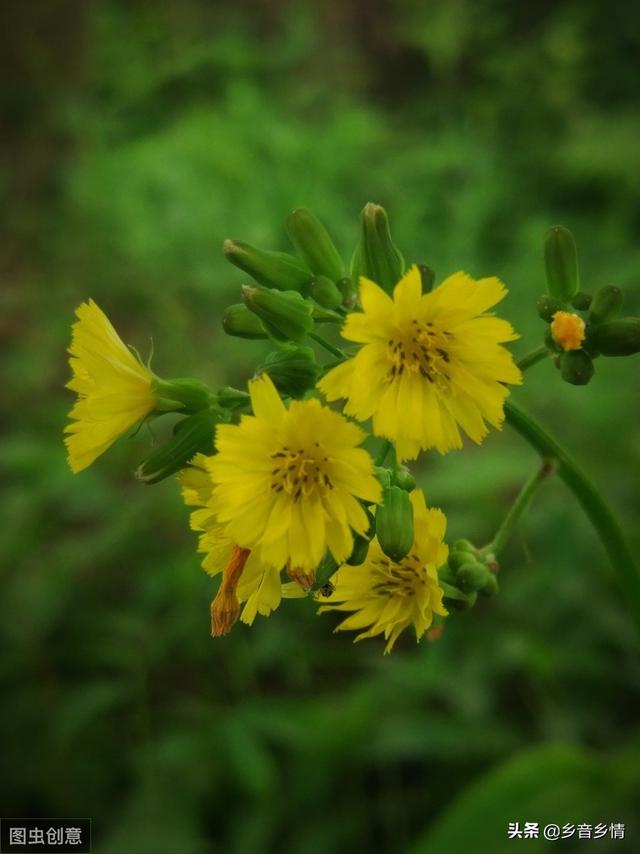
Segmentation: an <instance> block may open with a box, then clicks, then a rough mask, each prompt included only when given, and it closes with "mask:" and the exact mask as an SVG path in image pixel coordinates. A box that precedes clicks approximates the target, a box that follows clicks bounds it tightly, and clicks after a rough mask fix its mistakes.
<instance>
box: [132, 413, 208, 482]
mask: <svg viewBox="0 0 640 854" xmlns="http://www.w3.org/2000/svg"><path fill="white" fill-rule="evenodd" d="M220 420H221V413H220V412H219V411H217V410H214V409H206V410H202V411H201V412H197V413H196V414H195V415H190V416H189V417H188V418H184V419H183V420H182V421H179V422H178V424H176V427H175V428H174V435H173V437H172V438H171V439H170V440H169V441H168V442H166V443H165V444H164V445H162V446H161V447H159V448H158V449H157V450H155V451H153V453H151V454H149V456H148V457H147V458H146V459H144V460H143V461H142V462H141V463H140V465H139V466H138V468H137V469H136V473H135V476H136V478H137V479H138V480H141V481H142V482H143V483H148V484H152V483H159V482H160V481H161V480H164V479H165V478H166V477H170V476H171V475H172V474H175V473H176V472H178V471H180V470H181V469H183V468H185V466H186V465H187V464H188V462H189V460H192V459H193V458H194V457H195V455H196V454H198V453H201V454H212V453H213V434H214V430H215V427H216V424H218V423H219V422H220Z"/></svg>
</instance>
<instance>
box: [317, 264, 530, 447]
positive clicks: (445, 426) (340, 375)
mask: <svg viewBox="0 0 640 854" xmlns="http://www.w3.org/2000/svg"><path fill="white" fill-rule="evenodd" d="M506 293H507V291H506V289H505V288H504V286H503V285H502V283H501V282H500V281H499V280H498V279H496V278H491V279H479V280H478V281H474V280H473V279H472V278H470V277H469V276H467V275H466V273H455V274H454V275H453V276H449V278H448V279H445V281H444V282H443V283H442V284H441V285H440V286H439V287H438V288H436V289H435V290H433V291H431V293H427V294H423V293H422V288H421V279H420V273H419V271H418V269H417V267H412V268H411V269H410V270H409V272H408V273H407V274H406V275H405V276H404V277H403V278H402V279H401V280H400V282H399V283H398V284H397V285H396V287H395V289H394V292H393V298H392V297H390V296H388V295H387V294H386V293H385V292H384V291H383V290H382V288H380V287H378V285H376V284H374V282H371V281H369V280H368V279H365V278H361V279H360V301H361V304H362V309H363V311H362V312H353V313H351V314H349V315H348V317H347V319H346V321H345V324H344V327H343V329H342V336H343V337H344V338H346V339H347V340H348V341H355V342H356V343H358V344H362V345H363V346H362V347H361V349H360V350H359V351H358V353H357V354H356V355H355V357H354V358H352V359H349V360H348V361H346V362H344V363H343V364H341V365H338V367H336V368H334V369H333V370H331V371H329V373H328V374H326V376H324V377H323V378H322V379H321V380H320V382H319V383H318V387H319V388H320V390H321V391H322V392H323V394H324V395H325V396H326V397H327V399H328V400H336V399H337V398H339V397H346V398H347V404H346V406H345V410H344V411H345V413H346V414H347V415H353V416H355V417H356V418H358V419H359V420H360V421H365V420H367V419H368V418H372V419H373V430H374V433H375V434H376V435H377V436H383V437H385V438H387V439H391V440H392V441H395V442H396V444H397V450H398V455H399V457H400V458H401V459H413V458H414V457H416V456H417V455H418V453H419V451H420V449H422V448H436V449H437V450H438V451H440V453H445V452H446V451H448V450H450V449H452V448H460V447H462V440H461V437H460V431H459V429H458V428H459V427H461V428H462V430H464V432H465V433H466V434H467V435H468V436H469V437H470V438H471V439H472V440H473V441H474V442H477V443H480V442H481V441H482V440H483V438H484V437H485V436H486V434H487V432H488V428H487V426H486V423H485V422H489V424H492V425H493V426H494V427H497V428H500V427H501V425H502V421H503V419H504V410H503V404H504V400H505V398H506V397H507V395H508V394H509V392H508V390H507V388H506V387H505V383H520V382H521V381H522V375H521V373H520V371H519V370H518V368H517V367H516V365H515V364H514V362H513V358H512V356H511V354H510V353H509V351H508V350H507V349H506V348H505V347H503V346H502V343H503V342H506V341H513V340H515V339H516V338H517V337H518V335H517V334H516V333H515V332H514V330H513V328H512V327H511V325H510V324H509V323H507V321H505V320H501V319H500V318H497V317H494V316H493V315H491V314H487V313H486V312H487V309H489V308H490V307H491V306H493V305H494V304H495V303H497V302H499V301H500V300H501V299H502V298H503V297H504V296H505V294H506Z"/></svg>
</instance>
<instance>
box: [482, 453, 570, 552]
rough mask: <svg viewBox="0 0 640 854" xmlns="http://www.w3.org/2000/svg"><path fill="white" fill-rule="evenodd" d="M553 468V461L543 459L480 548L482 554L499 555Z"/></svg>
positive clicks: (552, 471)
mask: <svg viewBox="0 0 640 854" xmlns="http://www.w3.org/2000/svg"><path fill="white" fill-rule="evenodd" d="M555 468H556V467H555V461H553V460H544V461H543V463H542V465H541V466H540V468H539V469H538V470H537V471H535V472H534V473H533V474H532V475H531V477H530V478H529V479H528V480H527V481H526V483H525V484H524V486H523V487H522V489H521V490H520V492H519V493H518V497H517V498H516V500H515V501H514V502H513V505H512V506H511V509H510V510H509V512H508V513H507V515H506V516H505V517H504V520H503V522H502V524H501V525H500V527H499V528H498V530H497V531H496V534H495V536H494V538H493V540H491V542H490V543H489V545H487V546H485V547H484V548H483V549H482V553H483V554H486V555H489V554H491V555H494V556H495V557H498V556H499V555H500V553H501V552H502V550H503V549H504V547H505V546H506V545H507V543H508V541H509V538H510V537H511V534H512V533H513V530H514V528H515V526H516V525H517V524H518V522H519V521H520V519H521V518H522V514H523V513H524V511H525V510H526V509H527V507H528V506H529V504H530V503H531V499H532V498H533V496H534V495H535V494H536V492H537V491H538V488H539V487H540V486H541V485H542V484H543V483H544V482H545V480H546V479H547V478H548V477H550V476H551V475H552V474H553V473H554V471H555Z"/></svg>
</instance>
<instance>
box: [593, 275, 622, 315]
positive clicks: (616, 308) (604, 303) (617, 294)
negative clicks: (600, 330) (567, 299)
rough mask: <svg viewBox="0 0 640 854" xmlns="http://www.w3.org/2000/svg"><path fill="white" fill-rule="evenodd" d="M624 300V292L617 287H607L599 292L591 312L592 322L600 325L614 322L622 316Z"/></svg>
mask: <svg viewBox="0 0 640 854" xmlns="http://www.w3.org/2000/svg"><path fill="white" fill-rule="evenodd" d="M622 299H623V297H622V291H621V290H620V288H617V287H616V286H615V285H605V286H604V287H603V288H600V289H599V290H597V291H596V293H595V295H594V297H593V302H592V303H591V310H590V311H589V320H590V322H591V323H593V324H600V323H606V322H607V321H608V320H613V319H614V318H615V317H617V316H618V315H619V314H620V311H621V309H622Z"/></svg>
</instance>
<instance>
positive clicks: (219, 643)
mask: <svg viewBox="0 0 640 854" xmlns="http://www.w3.org/2000/svg"><path fill="white" fill-rule="evenodd" d="M2 16H3V20H2V27H1V28H0V40H1V41H2V50H0V56H1V57H2V59H1V60H0V61H1V63H2V66H3V67H2V75H1V77H0V79H1V81H2V83H1V85H2V94H3V104H4V110H3V112H4V116H5V122H4V125H5V129H4V134H3V139H2V143H1V147H2V153H3V155H4V156H3V166H2V173H1V176H0V192H1V193H2V209H3V212H4V215H5V216H4V220H5V222H4V239H3V241H2V247H1V249H0V254H1V258H2V277H1V284H0V289H1V306H2V310H1V312H0V334H1V335H2V337H3V338H4V339H6V343H7V344H8V347H5V348H4V349H5V351H6V355H4V356H3V381H2V382H3V393H2V395H1V397H0V400H1V403H0V412H1V419H2V438H1V442H0V476H1V480H2V525H1V526H0V554H1V563H2V569H1V578H2V582H1V583H2V589H1V598H0V637H1V639H2V651H3V654H2V658H1V660H0V672H1V686H2V701H1V706H0V731H1V733H2V746H1V754H0V755H1V757H2V768H3V773H2V775H1V782H0V812H1V813H2V815H4V816H11V815H26V816H29V815H30V816H45V817H46V816H92V817H93V822H94V843H95V850H96V851H98V852H100V854H121V852H122V853H123V854H147V852H149V854H151V852H153V854H165V852H166V854H173V852H178V854H205V852H242V854H244V852H247V854H252V852H271V851H274V852H283V851H286V852H296V854H324V852H343V851H345V852H350V851H356V850H362V849H365V848H367V849H369V850H371V851H375V852H397V851H411V852H415V854H441V852H446V854H449V852H451V854H458V852H462V851H466V850H469V851H480V852H485V851H486V852H491V854H493V852H500V851H503V850H504V851H519V850H524V849H525V848H526V849H527V850H529V851H536V850H541V849H542V850H546V848H544V845H545V843H542V842H540V843H539V847H538V843H536V842H535V841H533V840H530V841H528V842H525V841H523V840H515V841H514V842H509V841H508V840H507V824H508V822H509V821H516V820H519V821H521V822H523V821H525V820H530V821H539V822H541V823H542V824H544V823H548V822H556V823H558V824H560V825H562V824H563V823H565V822H570V821H572V822H587V823H591V824H594V825H595V824H596V823H598V822H605V823H610V822H612V821H623V822H626V825H627V839H626V840H623V841H620V840H616V841H611V840H609V839H608V837H607V838H605V839H601V840H599V841H597V842H596V841H591V842H588V841H586V842H585V841H583V842H580V843H578V842H577V841H576V840H575V837H574V841H573V843H572V842H570V841H568V842H566V843H549V844H555V845H561V847H562V849H563V850H583V848H587V850H591V847H592V846H593V849H594V850H597V851H612V852H621V851H630V852H631V851H633V852H635V851H638V850H640V835H639V834H640V828H639V827H638V823H637V815H638V805H639V802H640V795H639V791H640V771H639V768H640V729H639V727H638V709H639V701H640V658H639V656H638V653H639V645H638V638H637V636H636V634H635V632H634V628H633V625H632V623H631V620H630V618H629V615H628V613H627V611H626V609H625V602H624V599H623V597H622V596H621V594H620V591H619V590H618V588H617V585H616V583H615V579H613V578H612V575H611V572H610V569H609V566H608V563H607V560H606V558H605V556H604V554H603V551H602V549H601V547H600V544H599V543H598V542H597V540H596V539H595V536H594V534H593V533H592V531H591V530H590V528H589V527H588V525H587V523H586V521H585V519H584V518H583V516H582V515H581V511H580V510H579V508H578V507H577V506H576V505H575V503H574V502H573V500H572V498H571V497H570V495H569V494H568V492H567V491H566V490H565V488H564V487H563V485H562V484H561V483H559V482H550V483H548V484H546V485H545V487H544V489H543V491H542V492H541V494H540V496H539V498H538V499H537V500H536V502H535V504H534V506H533V508H532V510H531V512H530V513H529V515H528V516H527V518H526V520H525V522H524V523H523V524H522V526H521V528H520V531H519V534H518V536H517V537H516V539H515V540H514V542H513V543H512V544H511V546H510V548H509V552H508V555H507V556H506V559H505V561H504V565H503V571H502V576H501V578H502V592H501V595H500V596H499V597H498V598H497V599H496V600H493V601H491V602H488V603H485V604H483V605H482V606H481V607H478V608H476V609H474V610H473V611H472V612H470V613H468V614H463V615H459V616H456V617H455V618H454V619H452V620H451V621H450V622H449V624H448V625H447V627H446V630H445V632H444V635H443V637H442V639H441V640H440V641H438V642H437V643H424V644H421V645H420V646H416V644H415V641H414V640H412V638H411V637H409V636H407V637H403V638H402V639H401V642H400V643H399V644H398V645H397V648H396V651H395V652H394V654H393V656H391V657H386V658H383V656H382V645H381V644H379V643H376V642H364V643H362V644H359V645H357V646H353V645H352V644H351V636H350V635H333V634H332V632H331V630H332V628H333V627H334V625H335V621H334V620H333V618H332V617H331V616H330V615H325V616H322V617H316V616H315V615H314V608H313V606H312V603H310V602H305V601H289V602H284V603H283V605H282V607H281V608H280V610H279V611H278V612H277V613H276V614H275V615H274V616H272V617H271V618H269V619H268V620H264V619H262V618H258V619H257V620H256V623H255V625H254V626H253V628H252V629H248V628H247V627H245V626H243V625H238V626H236V628H235V629H234V631H233V632H232V634H231V635H230V636H229V637H227V638H224V639H219V640H216V641H213V640H212V639H211V638H210V637H209V626H208V622H209V616H208V607H209V601H210V599H211V597H212V595H213V585H212V583H211V581H210V579H209V578H208V577H207V576H206V575H205V574H204V573H203V572H202V571H201V570H200V568H199V563H200V558H199V557H198V556H196V554H195V551H194V547H195V538H194V536H193V534H192V532H190V531H189V530H188V527H187V512H186V510H185V508H184V507H183V506H182V504H181V500H180V497H179V493H178V490H177V488H176V485H175V483H174V482H172V481H168V482H164V483H162V484H160V485H159V486H158V487H156V488H149V487H144V486H141V485H139V484H138V483H136V482H135V481H134V479H133V477H132V470H133V468H134V467H135V465H136V463H137V462H138V461H139V459H140V457H141V456H142V455H143V454H144V453H145V452H146V450H147V448H148V446H149V437H148V435H147V434H146V433H145V431H141V432H140V434H139V435H138V436H137V437H136V438H135V439H131V440H124V441H121V442H120V443H119V444H118V445H117V446H116V448H114V450H113V451H112V452H110V453H109V455H108V456H107V457H104V458H102V459H101V460H99V461H98V462H97V463H96V464H95V465H94V466H93V467H92V468H91V469H89V470H87V471H86V472H84V473H82V474H81V475H79V476H77V477H74V476H72V475H71V474H70V472H69V471H68V469H67V466H66V463H65V455H64V448H63V445H62V435H61V433H62V428H63V424H64V422H65V415H66V412H67V411H68V409H69V407H70V403H71V396H70V394H69V393H68V392H66V391H65V390H64V388H63V385H64V382H65V381H66V378H67V371H68V368H67V365H66V356H65V348H66V346H67V344H68V339H69V324H70V322H71V319H72V314H73V310H74V308H75V307H76V305H77V304H78V303H79V302H80V301H82V300H84V299H86V298H88V297H93V298H94V299H95V300H96V301H97V302H98V303H99V304H100V305H101V306H102V307H103V308H104V309H105V310H106V311H107V313H108V314H109V315H110V317H111V318H112V320H113V321H114V323H115V325H116V326H117V327H118V329H119V330H120V332H121V334H122V335H123V337H124V338H125V340H126V341H128V342H130V343H132V344H135V345H136V346H137V347H138V348H139V349H141V350H142V351H143V352H144V351H145V350H146V349H147V348H148V345H149V340H150V338H151V336H153V341H154V344H155V361H154V366H155V367H156V369H157V370H158V371H159V372H160V373H162V374H165V375H174V376H175V375H185V374H186V375H189V374H191V375H195V376H199V377H200V378H202V379H204V380H206V381H207V382H209V383H210V384H211V385H213V386H215V385H216V384H219V383H221V382H225V383H227V382H231V383H234V384H237V385H242V384H243V383H244V382H245V381H246V378H247V377H248V376H249V375H250V373H251V370H252V367H253V365H254V364H255V359H256V358H257V357H259V356H261V355H264V353H265V352H266V351H267V347H266V345H263V344H262V343H260V342H258V343H253V344H249V343H247V344H244V343H242V342H237V341H232V340H230V339H226V338H225V337H224V336H223V335H222V333H221V329H220V322H219V319H220V313H221V310H222V308H223V307H224V306H225V305H226V304H227V303H229V302H236V301H237V294H238V286H239V285H240V284H241V283H242V281H243V277H242V275H241V274H240V273H239V271H237V270H234V269H233V268H231V267H230V266H229V265H228V264H226V262H225V261H224V259H223V257H222V253H221V244H222V241H223V239H224V238H226V237H234V238H239V239H244V240H247V241H250V242H253V243H256V244H258V245H265V246H271V247H274V248H283V249H284V248H286V241H285V237H284V233H283V228H282V220H283V218H284V216H285V215H286V213H287V212H288V211H289V210H290V209H291V208H293V207H295V206H300V205H302V206H307V207H310V208H311V209H313V210H314V211H315V212H316V213H317V214H318V215H319V216H320V217H321V218H322V219H323V220H325V221H326V222H327V223H328V224H329V225H330V227H331V230H332V232H333V234H334V236H335V239H336V242H337V244H338V246H339V248H340V249H341V250H342V251H344V252H345V255H346V254H347V253H350V251H351V249H352V247H353V245H354V243H355V240H356V237H357V216H358V212H359V210H360V208H361V207H362V206H363V204H364V203H365V202H367V201H375V202H379V203H381V204H384V205H385V206H386V207H387V208H388V210H389V212H390V215H391V219H392V226H393V231H394V235H395V237H396V240H397V242H398V243H399V245H400V246H401V248H402V249H403V251H404V253H405V255H406V257H407V258H408V259H409V260H410V261H418V262H426V263H428V264H430V265H431V266H432V267H433V268H435V270H436V271H437V274H438V276H439V277H444V276H445V275H448V274H449V273H452V272H454V271H455V270H457V269H460V268H463V269H465V270H467V271H468V272H469V273H471V274H472V275H475V276H483V275H493V274H495V275H498V276H500V277H501V278H502V279H503V280H504V281H505V282H506V283H507V285H508V287H509V289H510V293H509V296H508V298H507V299H506V300H505V302H504V303H503V307H502V309H501V311H502V313H503V314H504V315H505V316H507V317H508V318H509V319H511V320H512V321H513V322H514V324H516V326H517V328H518V329H519V330H520V331H521V333H522V339H523V340H522V341H520V342H517V343H516V345H515V347H514V350H515V351H516V352H517V353H518V354H522V353H524V352H525V351H527V350H529V349H531V348H533V347H535V346H537V345H538V344H539V343H540V339H541V336H542V333H543V331H544V329H543V324H542V323H541V322H540V321H539V320H538V319H537V317H536V315H535V311H534V301H535V298H536V297H537V295H538V294H539V293H540V292H541V291H542V289H543V277H542V272H543V267H542V254H541V245H542V237H543V234H544V231H545V229H546V228H547V227H548V226H549V225H551V224H553V223H555V222H562V223H564V224H565V225H567V226H569V227H570V228H571V229H572V230H573V231H574V234H575V235H576V238H577V241H578V246H579V249H580V257H581V269H582V275H583V287H585V289H593V288H595V287H597V286H599V285H601V284H608V283H614V284H617V285H620V286H622V287H623V288H626V289H627V294H626V301H627V308H628V309H629V312H630V313H638V311H639V310H640V247H639V245H638V234H639V232H640V182H638V174H640V146H639V145H638V139H639V137H640V106H639V104H638V98H637V94H638V93H637V81H638V73H639V62H638V57H639V56H640V8H639V7H638V6H637V5H636V4H632V3H629V4H602V3H599V2H598V0H568V1H567V2H561V0H557V2H533V0H531V1H530V0H522V2H519V3H504V2H500V0H489V2H483V3H476V2H473V0H448V2H447V0H437V2H435V1H434V0H431V2H420V0H392V2H389V0H387V2H385V0H370V2H368V3H367V4H364V3H358V2H355V0H315V2H313V0H309V2H280V3H276V2H274V0H260V2H250V0H236V2H235V3H233V4H232V3H220V2H205V0H180V2H178V0H173V1H172V2H171V0H169V2H164V3H151V2H148V3H142V2H124V0H122V2H116V0H93V1H92V2H83V3H76V2H72V0H33V2H30V3H24V4H21V3H14V4H7V5H5V6H3V13H2ZM596 368H597V370H596V377H595V379H594V381H593V382H592V384H591V385H589V386H588V387H587V388H576V387H571V386H569V385H567V384H564V383H561V382H560V380H559V377H558V375H557V372H556V371H554V369H553V367H552V365H551V364H550V363H545V364H541V365H538V366H537V367H535V368H533V369H532V371H531V374H530V375H527V383H526V386H525V387H524V388H523V389H518V390H517V391H516V393H515V395H516V396H517V399H518V400H519V401H521V402H522V403H523V404H524V403H526V404H527V405H529V406H530V408H531V409H532V410H533V411H534V412H535V413H536V414H537V415H538V416H539V417H540V418H541V419H542V420H544V421H545V422H546V423H547V424H548V425H549V426H550V427H552V428H553V429H554V431H555V433H556V435H557V436H558V437H559V438H561V440H562V441H563V442H564V443H565V444H566V445H567V446H569V447H570V448H572V449H573V451H574V453H575V455H576V456H577V457H578V459H579V460H581V461H582V462H583V463H584V464H585V466H587V468H588V469H589V470H590V472H591V474H592V475H593V477H594V479H595V480H596V481H597V483H599V484H600V485H601V486H602V487H603V489H604V491H605V493H606V495H607V496H608V497H609V498H610V500H611V502H612V503H613V505H614V507H615V508H616V510H617V512H618V513H619V514H620V518H621V521H622V523H623V525H624V527H625V529H626V531H627V533H628V535H629V537H630V538H631V539H632V541H633V545H634V548H635V549H636V550H637V549H638V547H640V532H639V530H638V525H637V521H638V508H639V505H640V502H639V501H638V482H639V475H640V433H639V431H638V416H639V409H640V407H639V404H638V400H639V392H640V381H639V378H638V357H636V359H635V360H633V359H628V360H615V359H609V360H606V361H604V360H599V361H598V362H597V365H596ZM535 464H536V461H535V457H534V455H533V453H532V452H531V451H530V450H529V449H528V448H527V447H526V446H525V445H524V444H523V442H522V441H521V440H520V439H519V437H517V436H516V435H514V434H512V433H511V432H510V431H509V430H508V428H506V429H505V431H504V432H503V433H501V434H498V433H494V434H493V435H491V437H490V438H489V439H488V440H487V441H486V443H485V444H484V445H483V446H482V447H481V448H475V447H471V446H467V447H466V448H465V450H464V451H463V452H460V453H453V454H450V455H448V456H446V457H444V458H440V457H438V456H437V455H435V454H427V455H425V457H424V462H423V465H422V467H421V469H420V479H421V483H422V485H423V486H424V488H425V491H426V493H427V497H428V500H429V502H430V503H431V504H434V505H438V506H441V507H442V508H443V509H444V510H445V512H446V513H447V515H448V517H449V532H450V539H455V538H456V537H460V536H466V537H470V538H472V539H476V540H478V541H487V540H488V539H489V538H490V537H491V535H492V533H493V532H494V530H495V528H496V526H497V525H498V524H499V521H500V520H501V518H502V516H503V514H504V512H505V510H506V509H507V507H508V506H509V502H510V501H511V500H512V499H513V497H514V495H515V494H516V492H517V490H518V488H519V486H520V484H521V482H522V481H523V479H524V478H525V477H526V476H527V475H528V474H529V472H530V471H531V470H532V468H533V467H534V466H535ZM407 635H408V633H407Z"/></svg>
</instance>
